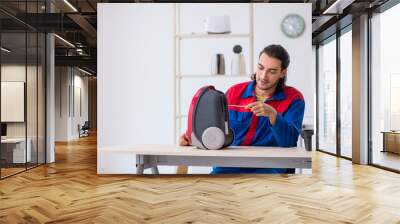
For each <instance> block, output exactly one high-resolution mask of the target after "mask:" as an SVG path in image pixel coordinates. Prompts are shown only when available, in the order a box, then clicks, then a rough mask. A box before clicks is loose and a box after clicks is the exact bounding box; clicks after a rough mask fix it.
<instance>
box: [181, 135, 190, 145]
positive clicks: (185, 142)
mask: <svg viewBox="0 0 400 224" xmlns="http://www.w3.org/2000/svg"><path fill="white" fill-rule="evenodd" d="M179 145H180V146H188V145H190V144H189V139H187V138H186V136H185V134H183V135H181V137H180V139H179Z"/></svg>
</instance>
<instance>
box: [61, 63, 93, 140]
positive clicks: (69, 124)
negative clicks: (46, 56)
mask: <svg viewBox="0 0 400 224" xmlns="http://www.w3.org/2000/svg"><path fill="white" fill-rule="evenodd" d="M55 73H56V76H55V141H70V140H73V139H77V138H79V133H78V124H80V125H83V124H84V122H85V121H87V120H88V81H87V79H88V78H87V76H84V74H83V73H82V72H80V71H79V70H77V69H76V68H72V67H56V69H55ZM78 90H80V97H77V96H78V94H79V93H78ZM79 99H80V100H81V102H80V103H79ZM77 105H78V106H79V105H82V108H81V109H82V114H81V113H80V112H79V108H77ZM74 110H75V111H74Z"/></svg>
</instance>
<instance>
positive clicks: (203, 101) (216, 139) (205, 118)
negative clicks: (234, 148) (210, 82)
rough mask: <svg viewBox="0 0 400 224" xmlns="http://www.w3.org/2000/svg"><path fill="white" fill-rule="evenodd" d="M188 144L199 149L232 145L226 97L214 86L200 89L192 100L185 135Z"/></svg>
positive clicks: (232, 135) (232, 137) (231, 131)
mask: <svg viewBox="0 0 400 224" xmlns="http://www.w3.org/2000/svg"><path fill="white" fill-rule="evenodd" d="M185 135H186V138H187V139H188V140H189V143H190V144H191V145H193V146H196V147H198V148H200V149H222V148H224V147H227V146H229V145H230V144H232V142H233V139H234V134H233V130H232V129H231V128H230V125H229V113H228V104H227V101H226V96H225V94H224V93H223V92H221V91H218V90H216V89H215V88H214V86H204V87H202V88H200V89H199V90H198V91H197V92H196V94H195V95H194V96H193V98H192V102H191V104H190V108H189V114H188V129H187V131H186V133H185Z"/></svg>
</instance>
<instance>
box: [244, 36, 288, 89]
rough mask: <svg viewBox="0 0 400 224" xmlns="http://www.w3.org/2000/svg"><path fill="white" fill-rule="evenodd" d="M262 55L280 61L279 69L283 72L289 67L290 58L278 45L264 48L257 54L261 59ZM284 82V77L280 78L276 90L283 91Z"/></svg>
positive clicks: (252, 76) (252, 77) (253, 76)
mask: <svg viewBox="0 0 400 224" xmlns="http://www.w3.org/2000/svg"><path fill="white" fill-rule="evenodd" d="M262 54H267V55H268V56H270V57H273V58H276V59H278V60H280V61H281V69H282V70H285V69H287V68H288V67H289V64H290V56H289V53H288V52H287V51H286V49H285V48H284V47H282V46H281V45H278V44H271V45H268V46H267V47H265V48H264V49H263V50H262V51H261V52H260V54H259V56H258V58H260V57H261V55H262ZM251 79H252V80H255V79H256V73H254V74H252V75H251ZM285 82H286V76H285V77H283V78H281V79H280V80H279V82H278V86H277V90H281V89H283V87H284V86H285Z"/></svg>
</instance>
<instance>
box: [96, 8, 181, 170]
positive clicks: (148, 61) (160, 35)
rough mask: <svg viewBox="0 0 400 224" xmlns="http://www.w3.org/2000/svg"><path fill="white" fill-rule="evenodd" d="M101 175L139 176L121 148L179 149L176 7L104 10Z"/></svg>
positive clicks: (100, 15) (100, 58) (99, 81)
mask: <svg viewBox="0 0 400 224" xmlns="http://www.w3.org/2000/svg"><path fill="white" fill-rule="evenodd" d="M97 9H98V14H97V18H98V21H97V22H98V23H97V34H98V36H97V47H98V48H97V49H98V51H97V69H98V73H97V74H98V75H97V91H98V92H97V93H98V95H97V103H98V104H97V113H98V114H97V115H98V131H97V136H98V141H97V144H98V154H97V159H98V163H97V164H98V165H97V172H98V173H135V172H136V168H135V167H134V164H135V155H124V154H119V153H113V152H109V153H106V152H104V151H103V149H105V148H107V147H110V146H115V145H127V144H128V145H129V144H149V143H153V144H154V143H163V144H168V143H169V144H172V143H173V141H174V140H173V136H174V134H173V130H174V113H173V107H172V106H171V105H172V103H173V93H174V89H173V85H174V81H173V69H174V66H173V56H174V54H173V43H174V36H173V10H174V5H173V4H108V3H105V4H98V7H97Z"/></svg>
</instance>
